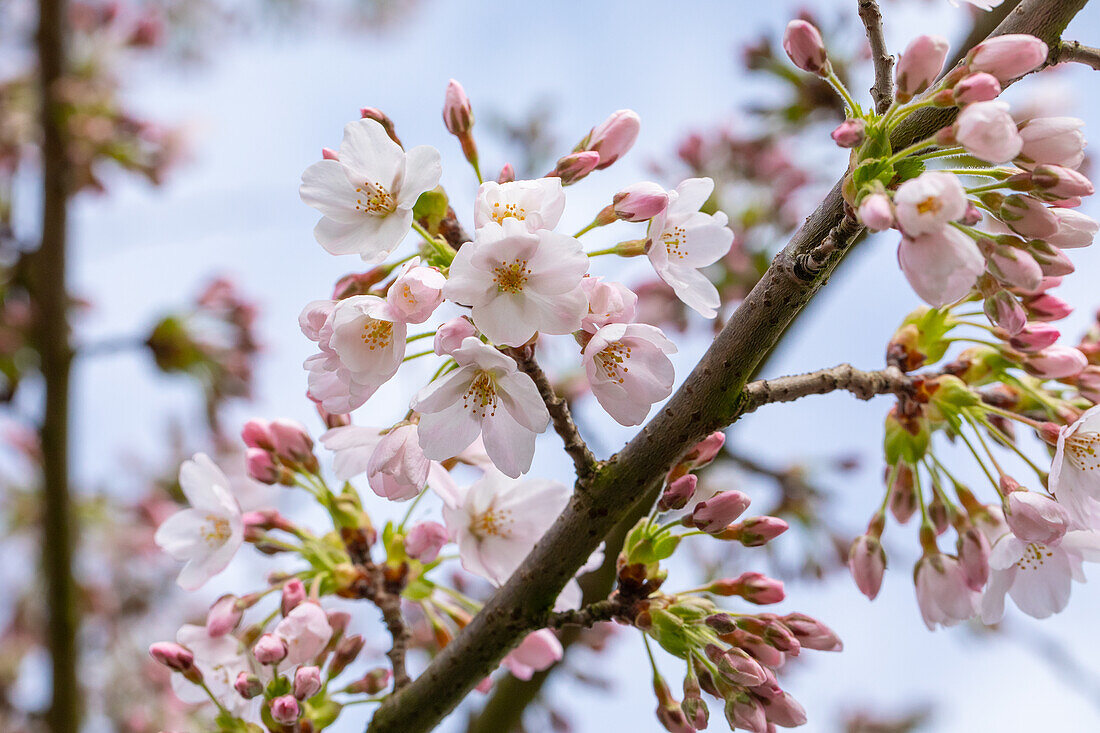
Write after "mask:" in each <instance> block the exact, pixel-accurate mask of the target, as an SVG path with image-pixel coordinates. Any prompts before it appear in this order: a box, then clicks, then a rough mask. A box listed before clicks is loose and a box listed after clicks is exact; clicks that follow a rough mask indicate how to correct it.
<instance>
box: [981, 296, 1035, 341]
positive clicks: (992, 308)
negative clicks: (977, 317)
mask: <svg viewBox="0 0 1100 733" xmlns="http://www.w3.org/2000/svg"><path fill="white" fill-rule="evenodd" d="M984 309H985V315H986V317H987V318H988V319H989V320H990V322H992V323H994V324H996V325H997V326H999V327H1000V328H1002V329H1004V330H1005V332H1006V333H1007V334H1008V335H1010V336H1015V335H1016V334H1018V333H1019V332H1020V330H1021V329H1023V327H1024V326H1025V325H1027V313H1026V312H1025V311H1024V307H1023V306H1022V305H1020V301H1018V300H1016V296H1014V295H1012V294H1011V293H1009V292H1007V291H1005V290H998V291H997V292H996V293H994V294H993V295H992V297H989V298H986V300H985V308H984Z"/></svg>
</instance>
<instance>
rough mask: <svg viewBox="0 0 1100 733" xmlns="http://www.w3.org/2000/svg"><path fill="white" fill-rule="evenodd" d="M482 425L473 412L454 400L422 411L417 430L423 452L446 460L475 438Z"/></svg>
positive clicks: (437, 458) (436, 458) (433, 457)
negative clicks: (432, 410) (432, 409)
mask: <svg viewBox="0 0 1100 733" xmlns="http://www.w3.org/2000/svg"><path fill="white" fill-rule="evenodd" d="M481 427H482V426H481V421H480V420H478V419H476V418H475V416H474V414H473V412H472V411H470V410H467V409H465V408H464V407H463V406H462V403H461V402H456V403H455V404H453V405H451V406H450V407H448V408H447V409H445V410H440V411H439V412H431V413H425V414H422V415H421V416H420V425H419V426H418V429H417V432H418V434H419V440H420V447H421V448H422V449H423V450H424V455H425V456H426V457H427V458H430V459H431V460H433V461H445V460H447V459H448V458H453V457H454V456H456V455H458V454H459V453H461V452H462V450H463V449H464V448H466V446H468V445H470V443H472V442H474V438H476V437H477V434H478V432H479V431H480V430H481Z"/></svg>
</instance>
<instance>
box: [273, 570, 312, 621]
mask: <svg viewBox="0 0 1100 733" xmlns="http://www.w3.org/2000/svg"><path fill="white" fill-rule="evenodd" d="M305 599H306V586H305V583H303V582H302V581H301V580H300V579H298V578H291V579H290V580H288V581H287V582H286V583H284V584H283V595H282V600H281V601H280V603H279V606H280V610H281V611H282V613H283V615H284V616H286V615H287V614H288V613H290V612H291V611H292V610H294V607H295V606H297V605H298V604H299V603H301V602H302V601H304V600H305Z"/></svg>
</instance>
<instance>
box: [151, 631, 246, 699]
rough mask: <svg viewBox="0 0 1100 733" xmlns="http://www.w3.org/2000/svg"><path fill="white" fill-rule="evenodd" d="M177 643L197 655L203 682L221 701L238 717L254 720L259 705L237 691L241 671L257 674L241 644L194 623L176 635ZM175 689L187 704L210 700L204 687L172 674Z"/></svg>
mask: <svg viewBox="0 0 1100 733" xmlns="http://www.w3.org/2000/svg"><path fill="white" fill-rule="evenodd" d="M176 641H178V642H179V643H180V644H182V645H183V646H185V647H187V649H188V650H189V651H190V652H191V653H192V654H193V655H194V665H195V666H196V667H197V668H198V669H199V671H200V672H202V679H203V682H204V683H206V686H207V687H208V688H210V692H211V693H212V694H213V695H214V697H215V698H217V700H218V702H220V703H221V704H222V705H223V706H225V708H226V709H228V710H229V711H230V712H232V713H233V714H234V715H237V716H238V717H252V714H253V712H254V709H255V706H254V705H253V704H252V702H250V701H249V700H246V699H244V698H243V697H241V696H240V695H239V694H238V693H237V690H236V689H235V688H234V683H235V682H236V681H237V677H238V676H239V675H240V674H241V672H244V673H246V674H253V673H255V671H256V670H255V668H254V663H253V662H252V660H251V659H250V658H249V656H248V654H247V653H246V652H245V650H244V648H243V647H242V646H241V642H240V641H238V640H237V639H236V637H234V636H230V635H225V636H210V635H209V634H208V633H207V632H206V628H205V627H203V626H195V625H193V624H185V625H184V626H181V627H180V629H179V631H178V632H176ZM172 690H173V692H175V693H176V696H177V697H179V699H180V700H183V701H184V702H189V703H201V702H207V701H209V699H210V698H208V697H207V696H206V693H205V692H204V691H203V690H202V688H200V687H196V686H195V685H192V684H191V683H189V682H187V681H186V680H185V679H184V678H183V677H182V676H181V675H178V674H174V675H172Z"/></svg>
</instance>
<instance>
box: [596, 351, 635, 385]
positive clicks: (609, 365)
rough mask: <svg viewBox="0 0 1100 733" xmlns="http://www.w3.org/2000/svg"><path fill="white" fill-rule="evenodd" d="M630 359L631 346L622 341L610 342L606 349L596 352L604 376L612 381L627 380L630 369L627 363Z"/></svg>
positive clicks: (598, 365) (597, 364) (597, 362)
mask: <svg viewBox="0 0 1100 733" xmlns="http://www.w3.org/2000/svg"><path fill="white" fill-rule="evenodd" d="M629 360H630V347H629V346H627V345H626V344H624V343H623V342H621V341H616V342H615V343H613V344H610V345H609V346H608V347H607V348H606V349H604V350H603V351H601V352H600V353H598V354H596V359H595V361H596V366H597V367H598V368H599V370H600V371H601V372H603V375H604V377H606V378H607V379H609V380H611V381H612V382H618V383H619V384H622V383H623V382H625V381H626V377H625V376H624V375H625V374H626V373H627V372H629V371H630V367H628V366H627V365H626V363H627V361H629Z"/></svg>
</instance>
